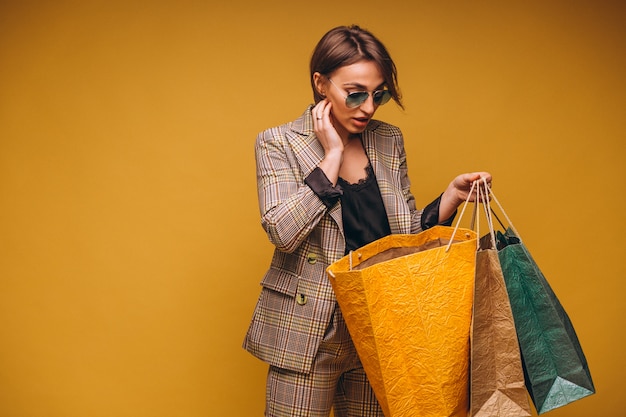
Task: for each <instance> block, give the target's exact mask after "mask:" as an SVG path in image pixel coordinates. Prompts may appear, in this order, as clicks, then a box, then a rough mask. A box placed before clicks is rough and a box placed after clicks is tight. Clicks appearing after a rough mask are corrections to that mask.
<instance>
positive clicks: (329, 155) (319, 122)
mask: <svg viewBox="0 0 626 417" xmlns="http://www.w3.org/2000/svg"><path fill="white" fill-rule="evenodd" d="M331 108H332V103H331V102H330V101H328V99H324V100H322V101H320V102H319V103H317V104H316V105H315V107H313V109H312V110H311V114H312V116H313V131H314V132H315V135H316V136H317V139H318V140H319V141H320V143H321V144H322V147H323V148H324V159H323V160H322V161H321V162H320V164H319V167H320V169H321V170H322V171H324V173H325V174H326V177H327V178H328V179H329V180H330V182H332V183H333V185H335V184H336V183H337V180H338V179H339V169H340V168H341V163H342V162H343V141H342V140H341V137H340V136H339V133H337V130H336V129H335V126H333V123H332V119H331V114H330V110H331Z"/></svg>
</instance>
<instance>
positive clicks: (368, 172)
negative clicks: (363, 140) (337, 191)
mask: <svg viewBox="0 0 626 417" xmlns="http://www.w3.org/2000/svg"><path fill="white" fill-rule="evenodd" d="M373 179H374V169H373V168H372V164H371V163H370V162H368V163H367V166H366V167H365V178H361V179H359V181H358V182H356V183H351V182H348V181H346V180H344V179H343V178H341V177H339V182H341V185H342V186H343V187H344V188H345V187H350V188H356V189H358V188H363V187H364V186H366V185H367V184H369V183H370V182H371V181H372V180H373Z"/></svg>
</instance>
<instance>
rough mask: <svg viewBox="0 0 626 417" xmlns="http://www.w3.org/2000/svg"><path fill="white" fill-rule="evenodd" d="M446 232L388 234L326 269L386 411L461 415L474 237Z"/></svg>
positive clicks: (394, 416)
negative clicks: (451, 241) (451, 240)
mask: <svg viewBox="0 0 626 417" xmlns="http://www.w3.org/2000/svg"><path fill="white" fill-rule="evenodd" d="M453 233H454V229H453V228H452V227H446V226H435V227H433V228H431V229H428V230H426V231H424V232H421V233H419V234H416V235H390V236H387V237H384V238H381V239H379V240H377V241H375V242H372V243H370V244H368V245H366V246H363V247H362V248H360V249H358V250H356V251H354V252H351V253H350V254H349V255H347V256H345V257H343V258H342V259H340V260H339V261H337V262H335V263H334V264H332V265H330V266H329V267H328V269H327V273H328V277H329V279H330V282H331V284H332V286H333V289H334V291H335V294H336V296H337V301H338V302H339V306H340V307H341V311H342V313H343V316H344V318H345V321H346V324H347V326H348V330H349V331H350V335H351V336H352V339H353V341H354V344H355V346H356V349H357V352H358V354H359V357H360V359H361V362H362V364H363V368H364V369H365V372H366V373H367V376H368V379H369V381H370V383H371V385H372V388H373V389H374V392H375V394H376V397H377V399H378V401H379V403H380V404H381V407H382V408H383V411H384V413H385V416H386V417H410V416H416V417H417V416H419V417H452V416H455V417H461V416H463V417H465V416H466V415H467V411H468V402H469V400H468V368H469V330H470V322H471V312H472V294H473V283H474V271H475V265H476V263H475V262H476V261H475V255H476V244H477V242H476V234H475V233H474V232H473V231H472V230H468V229H458V230H457V231H456V234H454V240H453V243H452V244H451V245H448V243H449V242H450V239H451V238H453ZM447 246H449V247H447Z"/></svg>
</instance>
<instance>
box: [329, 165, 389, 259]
mask: <svg viewBox="0 0 626 417" xmlns="http://www.w3.org/2000/svg"><path fill="white" fill-rule="evenodd" d="M365 171H366V173H367V176H366V178H364V179H362V180H360V181H359V182H358V183H356V184H351V183H349V182H347V181H346V180H344V179H343V178H341V177H339V181H338V184H339V185H340V186H341V189H342V190H343V194H342V195H341V197H340V199H341V208H342V216H343V230H344V234H345V237H346V253H348V252H350V251H351V250H355V249H358V248H360V247H361V246H363V245H365V244H368V243H371V242H373V241H375V240H376V239H380V238H381V237H384V236H387V235H389V234H391V229H390V227H389V221H388V220H387V212H386V211H385V206H384V205H383V199H382V197H381V195H380V190H379V188H378V183H377V182H376V176H375V175H374V170H373V169H372V166H371V165H370V164H368V165H367V168H366V169H365Z"/></svg>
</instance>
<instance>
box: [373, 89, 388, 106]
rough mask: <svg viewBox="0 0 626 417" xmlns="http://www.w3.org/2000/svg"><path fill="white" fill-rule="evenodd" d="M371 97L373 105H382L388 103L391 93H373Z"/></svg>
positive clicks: (385, 91) (381, 91)
mask: <svg viewBox="0 0 626 417" xmlns="http://www.w3.org/2000/svg"><path fill="white" fill-rule="evenodd" d="M372 97H373V98H374V103H376V104H378V105H382V104H385V103H386V102H388V101H389V99H390V98H391V92H390V91H389V90H378V91H374V93H373V94H372Z"/></svg>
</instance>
